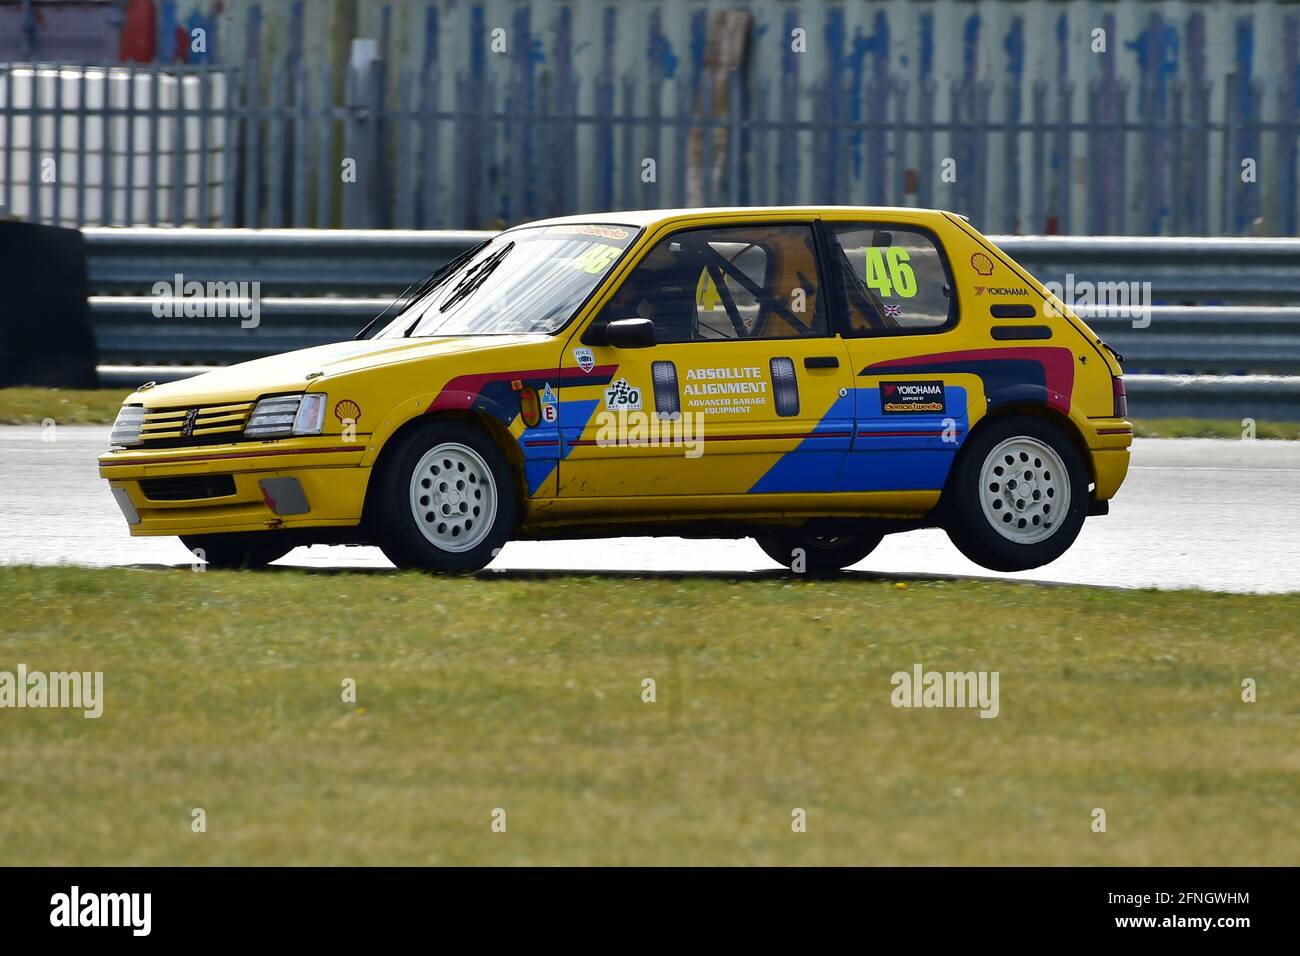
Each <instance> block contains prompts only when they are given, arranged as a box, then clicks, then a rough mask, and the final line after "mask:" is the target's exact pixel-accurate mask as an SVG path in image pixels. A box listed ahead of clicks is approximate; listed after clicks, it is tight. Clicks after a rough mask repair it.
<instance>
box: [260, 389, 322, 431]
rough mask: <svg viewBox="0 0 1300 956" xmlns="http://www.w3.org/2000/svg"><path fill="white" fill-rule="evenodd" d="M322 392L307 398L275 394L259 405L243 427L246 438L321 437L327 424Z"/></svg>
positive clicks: (314, 393) (305, 396)
mask: <svg viewBox="0 0 1300 956" xmlns="http://www.w3.org/2000/svg"><path fill="white" fill-rule="evenodd" d="M326 404H327V401H326V397H325V394H324V393H323V392H312V393H310V394H308V395H276V396H275V397H274V398H264V399H262V400H261V401H259V402H258V403H257V406H256V407H255V408H254V409H253V414H251V415H249V416H248V424H247V425H245V426H244V437H245V438H287V437H289V436H290V435H319V434H320V432H321V427H322V426H323V425H324V423H325V406H326Z"/></svg>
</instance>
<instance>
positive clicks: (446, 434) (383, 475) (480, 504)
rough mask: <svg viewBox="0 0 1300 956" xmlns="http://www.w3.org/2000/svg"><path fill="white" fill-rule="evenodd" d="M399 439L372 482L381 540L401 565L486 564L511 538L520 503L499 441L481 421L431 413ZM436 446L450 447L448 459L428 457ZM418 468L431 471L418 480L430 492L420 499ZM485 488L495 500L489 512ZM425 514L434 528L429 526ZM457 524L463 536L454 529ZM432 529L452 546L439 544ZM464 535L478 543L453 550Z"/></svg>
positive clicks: (468, 567) (373, 514) (465, 567)
mask: <svg viewBox="0 0 1300 956" xmlns="http://www.w3.org/2000/svg"><path fill="white" fill-rule="evenodd" d="M400 441H401V444H400V445H399V446H397V447H396V448H394V449H393V450H392V451H391V452H390V453H389V454H388V455H387V456H386V457H385V459H384V463H383V466H382V467H381V469H380V472H379V474H378V475H376V476H375V479H374V482H375V483H374V486H373V487H372V489H371V494H370V501H369V505H370V508H369V512H368V519H369V520H370V521H371V522H372V526H373V529H374V537H375V538H376V543H377V544H378V545H379V547H380V548H381V549H382V550H383V552H384V554H385V555H386V556H387V557H388V560H390V561H392V562H393V564H395V565H397V566H398V567H399V568H420V569H423V570H427V571H450V572H461V571H478V570H479V569H481V568H484V567H487V565H488V564H489V562H491V560H492V559H493V558H494V557H496V555H497V552H498V551H500V550H501V548H502V546H503V545H504V544H505V543H506V541H507V540H508V539H509V537H510V532H511V531H512V529H513V528H514V524H515V512H516V509H517V502H516V491H515V483H514V478H513V476H512V474H511V471H510V465H509V464H508V463H507V462H506V458H505V455H503V454H502V453H501V449H500V448H498V447H497V446H496V443H495V442H493V441H492V439H491V438H489V437H488V435H487V434H486V433H484V432H483V431H481V430H480V429H478V428H475V427H474V426H472V425H467V424H465V423H463V422H453V421H437V420H435V421H430V422H428V423H426V424H423V425H421V426H419V427H418V428H416V429H415V430H413V431H411V432H409V433H408V434H407V435H405V436H404V437H403V438H402V439H400ZM438 448H443V449H445V450H446V451H447V452H452V454H451V455H450V456H449V457H447V458H446V459H442V460H445V461H447V462H448V463H449V464H448V466H447V467H444V466H443V465H442V464H441V461H442V460H437V461H434V460H431V459H435V458H437V456H435V455H434V454H433V452H434V450H435V449H438ZM463 449H468V450H469V451H470V452H473V455H468V454H466V453H465V452H464V451H463ZM474 456H477V460H475V457H474ZM422 462H423V463H424V464H422ZM458 465H461V466H465V467H461V468H459V469H458V468H457V466H458ZM417 468H420V470H421V471H422V472H426V474H425V475H424V477H422V478H420V479H419V483H420V484H421V485H422V486H423V487H422V491H427V492H428V495H422V496H421V497H419V498H418V499H416V497H415V495H414V491H413V482H414V481H415V471H416V469H417ZM480 472H481V474H480ZM489 476H490V478H491V481H490V482H489V481H487V478H488V477H489ZM444 478H447V479H448V481H446V482H444V481H443V480H442V479H444ZM458 486H459V487H458ZM440 489H443V490H442V491H440ZM476 494H477V495H478V497H475V495H476ZM487 494H490V495H491V496H492V497H491V500H492V501H493V503H494V506H493V508H492V509H491V514H490V516H489V514H488V509H487V505H486V501H487V499H486V498H485V495H487ZM439 495H443V496H444V497H438V496H439ZM445 496H450V497H445ZM462 504H463V505H464V507H463V508H462V507H461V505H462ZM417 506H418V507H419V508H420V510H421V515H420V518H419V519H417V517H416V512H415V508H416V507H417ZM444 506H445V507H446V508H447V509H448V510H447V512H446V513H443V511H442V509H443V508H444ZM480 508H482V509H483V511H482V512H480V510H478V509H480ZM420 521H423V523H424V527H427V528H428V529H429V531H428V533H427V534H426V532H425V531H424V530H423V529H422V527H421V525H420V523H419V522H420ZM457 528H459V529H461V531H462V532H463V533H464V535H465V537H464V538H459V540H457V537H458V536H457V537H452V535H453V534H456V532H455V529H457ZM434 537H437V538H439V539H441V540H445V541H446V543H447V545H448V546H447V547H443V546H440V545H439V544H438V543H437V542H436V541H435V540H433V538H434ZM461 540H463V541H473V542H474V543H473V546H472V547H468V548H467V549H465V550H454V549H455V548H457V547H459V546H460V544H459V541H461Z"/></svg>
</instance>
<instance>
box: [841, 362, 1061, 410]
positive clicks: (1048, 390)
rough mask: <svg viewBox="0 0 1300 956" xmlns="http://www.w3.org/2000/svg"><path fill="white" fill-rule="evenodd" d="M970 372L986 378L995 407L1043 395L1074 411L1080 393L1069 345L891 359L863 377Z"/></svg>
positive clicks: (1054, 404)
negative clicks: (1072, 404)
mask: <svg viewBox="0 0 1300 956" xmlns="http://www.w3.org/2000/svg"><path fill="white" fill-rule="evenodd" d="M956 373H967V374H970V375H978V376H979V377H980V379H981V380H982V381H983V382H984V394H985V396H986V397H987V398H988V401H989V404H990V405H997V404H1000V403H1002V402H1007V401H1013V400H1016V399H1019V398H1030V397H1032V398H1037V399H1039V400H1041V401H1042V402H1043V403H1044V404H1045V405H1048V406H1049V407H1051V408H1055V409H1057V410H1058V411H1061V412H1065V413H1067V414H1068V413H1069V411H1070V396H1071V395H1072V394H1073V392H1074V353H1073V352H1071V351H1070V350H1069V349H1065V348H1005V349H971V350H969V351H965V352H936V353H934V354H931V355H916V356H912V357H909V358H901V359H890V360H889V361H887V362H876V363H875V364H873V365H868V366H867V367H866V368H864V369H863V370H862V371H861V372H859V373H858V374H859V375H936V374H956Z"/></svg>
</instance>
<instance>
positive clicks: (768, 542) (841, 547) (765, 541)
mask: <svg viewBox="0 0 1300 956" xmlns="http://www.w3.org/2000/svg"><path fill="white" fill-rule="evenodd" d="M884 537H885V536H884V535H883V534H880V533H877V532H866V533H858V534H844V535H835V536H828V535H813V534H807V533H805V532H802V531H779V532H777V533H776V534H769V535H762V536H760V537H757V538H755V539H754V540H755V541H757V542H758V546H759V547H760V548H762V549H763V553H764V554H766V555H767V556H768V557H769V558H771V559H772V560H773V561H775V562H776V563H777V564H782V565H785V567H787V568H793V567H794V564H795V557H796V554H797V552H800V551H802V552H803V568H804V571H805V572H807V573H810V574H824V573H826V572H827V571H843V570H844V569H845V568H847V567H850V566H852V565H854V564H857V563H858V562H859V561H861V560H862V559H863V558H865V557H866V556H867V555H869V554H870V553H871V552H872V551H874V550H876V545H878V544H880V542H881V540H882V539H883V538H884Z"/></svg>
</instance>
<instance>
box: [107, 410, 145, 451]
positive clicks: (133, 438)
mask: <svg viewBox="0 0 1300 956" xmlns="http://www.w3.org/2000/svg"><path fill="white" fill-rule="evenodd" d="M143 424H144V406H143V405H123V406H122V407H121V408H120V409H119V410H118V413H117V418H115V419H114V420H113V433H112V434H111V435H109V436H108V443H109V444H110V445H120V446H121V447H123V448H126V447H127V446H130V445H139V444H140V426H142V425H143Z"/></svg>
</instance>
